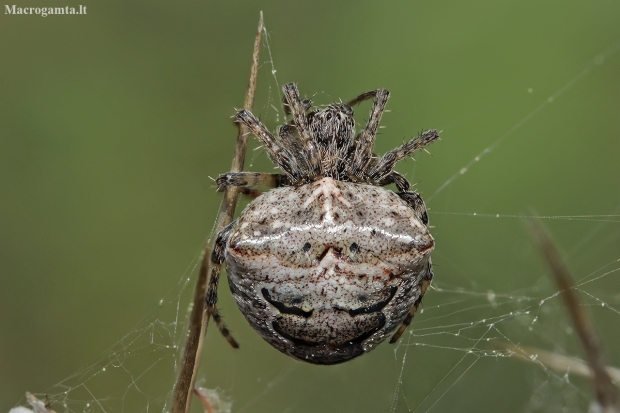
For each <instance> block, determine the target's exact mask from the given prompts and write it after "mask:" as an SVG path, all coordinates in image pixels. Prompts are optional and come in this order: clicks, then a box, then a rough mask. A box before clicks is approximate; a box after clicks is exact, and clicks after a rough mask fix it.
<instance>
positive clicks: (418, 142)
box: [368, 129, 439, 182]
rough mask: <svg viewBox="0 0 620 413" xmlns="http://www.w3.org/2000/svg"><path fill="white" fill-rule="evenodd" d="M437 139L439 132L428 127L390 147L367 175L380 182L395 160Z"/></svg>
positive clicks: (394, 163) (389, 172)
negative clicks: (393, 147) (403, 141)
mask: <svg viewBox="0 0 620 413" xmlns="http://www.w3.org/2000/svg"><path fill="white" fill-rule="evenodd" d="M437 139H439V133H437V131H436V130H435V129H430V130H427V131H426V132H424V133H422V134H420V135H418V136H417V137H415V138H413V139H411V140H410V141H409V142H405V143H404V144H402V145H401V146H399V147H398V148H396V149H392V150H391V151H389V152H388V153H386V154H385V155H383V157H381V159H379V160H378V161H377V162H376V163H375V164H374V165H373V167H372V169H371V170H370V173H369V174H368V177H369V178H370V180H371V181H374V182H382V181H383V180H385V179H386V178H387V176H389V175H390V174H391V173H392V172H393V171H394V166H395V165H396V162H398V161H400V160H401V159H403V158H405V157H407V156H409V155H411V154H412V153H413V152H415V151H417V150H420V149H422V148H424V147H425V146H426V145H429V144H431V143H433V142H435V141H436V140H437Z"/></svg>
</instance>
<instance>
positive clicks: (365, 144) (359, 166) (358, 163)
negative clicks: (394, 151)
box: [348, 89, 390, 181]
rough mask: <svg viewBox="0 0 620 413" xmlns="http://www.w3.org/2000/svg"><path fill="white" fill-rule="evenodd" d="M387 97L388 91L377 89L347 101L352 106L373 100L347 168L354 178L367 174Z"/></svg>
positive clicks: (388, 95) (363, 176) (360, 178)
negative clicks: (366, 121)
mask: <svg viewBox="0 0 620 413" xmlns="http://www.w3.org/2000/svg"><path fill="white" fill-rule="evenodd" d="M389 97H390V92H388V91H387V90H385V89H377V90H371V91H370V92H366V93H362V94H361V95H359V96H358V97H356V98H355V99H353V100H351V101H350V102H349V103H348V105H349V106H352V105H356V104H358V103H360V102H363V101H365V100H368V99H374V100H375V101H374V103H373V105H372V109H371V110H370V118H369V119H368V123H367V124H366V127H365V128H364V130H362V131H361V132H360V133H359V135H358V136H357V138H356V142H355V152H354V154H353V160H352V162H351V165H350V166H349V170H348V173H349V175H350V177H351V178H353V179H355V180H359V181H363V180H364V178H366V176H367V172H368V171H367V168H368V164H369V163H370V161H371V160H372V150H373V148H374V146H375V138H376V136H377V130H378V129H379V122H380V121H381V116H382V115H383V112H384V111H385V105H386V104H387V101H388V98H389Z"/></svg>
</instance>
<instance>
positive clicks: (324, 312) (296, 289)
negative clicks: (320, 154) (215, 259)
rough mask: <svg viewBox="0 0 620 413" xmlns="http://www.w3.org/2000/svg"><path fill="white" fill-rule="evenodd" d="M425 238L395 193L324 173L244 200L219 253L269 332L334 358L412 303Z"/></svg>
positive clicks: (257, 322) (391, 324)
mask: <svg viewBox="0 0 620 413" xmlns="http://www.w3.org/2000/svg"><path fill="white" fill-rule="evenodd" d="M433 247H434V241H433V238H432V236H431V235H430V233H429V232H428V229H427V227H426V225H425V224H424V223H423V222H422V220H421V219H420V216H419V213H418V212H416V210H414V209H413V208H411V206H410V205H409V204H407V202H405V201H404V200H403V199H401V198H400V197H399V196H398V195H397V194H396V193H394V192H392V191H389V190H386V189H384V188H381V187H378V186H373V185H366V184H357V183H351V182H343V181H338V180H335V179H332V178H323V179H320V180H317V181H315V182H312V183H309V184H305V185H302V186H299V187H294V186H289V187H283V188H278V189H274V190H272V191H269V192H267V193H265V194H263V195H261V196H260V197H258V198H257V199H256V200H255V201H253V202H252V203H251V204H250V205H248V207H247V208H246V209H245V210H244V211H243V212H242V213H241V216H240V217H239V219H238V220H237V222H236V224H235V225H234V226H233V227H232V228H231V231H230V237H229V238H228V241H227V243H226V248H225V260H226V265H227V269H228V280H229V284H230V289H231V291H232V293H233V296H234V298H235V300H236V302H237V304H238V306H239V308H240V310H241V312H242V313H243V314H244V316H245V317H246V319H247V320H248V321H249V323H250V324H251V325H252V327H253V328H254V329H255V330H256V331H257V332H258V333H259V334H260V335H261V336H262V337H263V338H264V339H265V340H266V341H267V342H269V343H270V344H271V345H272V346H274V347H275V348H277V349H278V350H280V351H282V352H283V353H286V354H288V355H290V356H292V357H294V358H297V359H300V360H304V361H308V362H311V363H316V364H335V363H340V362H344V361H346V360H349V359H351V358H354V357H356V356H359V355H361V354H363V353H365V352H368V351H370V350H371V349H373V348H374V347H376V346H377V345H378V344H379V343H381V342H382V341H383V340H385V339H386V338H387V337H388V336H389V335H390V334H391V333H393V332H394V331H395V330H396V329H397V328H398V327H399V326H400V325H401V324H402V323H403V320H405V318H406V317H407V315H408V314H409V312H410V311H411V309H412V308H413V307H414V305H417V304H419V302H420V299H421V297H422V295H423V294H424V290H425V289H426V286H427V285H423V282H424V281H427V282H430V279H431V278H432V269H431V262H430V253H431V251H432V249H433Z"/></svg>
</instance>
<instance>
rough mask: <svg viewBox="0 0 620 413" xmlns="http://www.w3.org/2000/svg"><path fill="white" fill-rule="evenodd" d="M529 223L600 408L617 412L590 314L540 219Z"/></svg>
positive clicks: (618, 396) (616, 395) (619, 404)
mask: <svg viewBox="0 0 620 413" xmlns="http://www.w3.org/2000/svg"><path fill="white" fill-rule="evenodd" d="M528 227H529V230H530V232H531V234H532V237H533V238H534V240H535V241H536V242H537V243H538V246H539V248H540V251H541V253H542V254H543V257H544V258H545V261H546V262H547V265H549V267H550V269H551V273H552V275H553V278H554V280H555V282H556V284H557V286H558V289H559V290H560V295H561V296H562V299H563V300H564V305H565V306H566V309H567V310H568V314H569V316H570V318H571V320H572V322H573V325H574V326H575V331H576V332H577V336H578V337H579V341H580V342H581V346H582V347H583V351H584V353H585V356H586V357H585V358H586V361H587V362H588V366H589V367H590V370H591V373H592V387H593V388H594V394H595V397H596V401H597V403H598V405H599V407H600V411H601V412H606V413H611V412H616V413H617V412H620V392H619V391H618V389H617V388H616V386H615V385H614V383H613V381H612V379H611V377H610V375H609V373H608V371H607V363H606V361H605V352H604V350H603V347H602V344H601V340H600V339H599V337H598V334H597V333H596V330H595V329H594V326H593V325H592V322H591V320H590V317H589V315H588V314H587V313H586V311H585V310H584V308H583V307H582V306H581V303H580V301H579V297H578V296H577V293H576V289H575V284H574V282H573V279H572V277H571V275H570V272H569V271H568V268H567V267H566V265H565V264H564V262H563V261H562V258H561V256H560V253H559V252H558V250H557V248H556V247H555V244H554V243H553V241H552V240H551V238H550V236H549V235H548V233H547V231H546V230H545V228H544V227H543V225H542V224H541V223H540V222H539V221H535V220H531V221H528Z"/></svg>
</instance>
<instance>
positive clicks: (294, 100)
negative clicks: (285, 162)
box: [282, 83, 321, 179]
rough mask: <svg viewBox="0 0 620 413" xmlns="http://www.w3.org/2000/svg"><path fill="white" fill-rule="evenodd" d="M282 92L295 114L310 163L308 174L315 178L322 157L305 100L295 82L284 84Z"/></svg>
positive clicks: (295, 120)
mask: <svg viewBox="0 0 620 413" xmlns="http://www.w3.org/2000/svg"><path fill="white" fill-rule="evenodd" d="M282 92H283V93H284V98H285V99H286V102H287V104H288V107H289V109H290V111H291V114H292V115H293V124H294V125H295V127H296V128H297V132H298V133H299V136H300V138H301V143H302V145H303V149H304V152H305V153H306V157H307V159H308V164H309V165H310V169H309V170H308V175H310V178H311V179H312V178H315V177H317V176H319V175H320V174H321V157H320V153H319V150H318V147H317V145H316V143H315V142H314V139H313V137H312V134H311V133H310V130H309V129H308V122H307V119H306V107H305V105H304V101H302V100H301V98H300V97H299V90H297V86H296V85H295V84H294V83H288V84H286V85H284V87H283V88H282Z"/></svg>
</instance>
